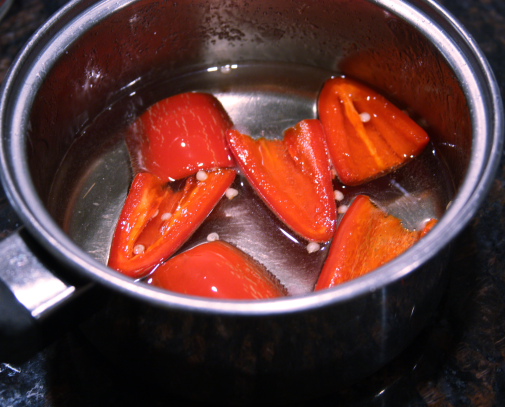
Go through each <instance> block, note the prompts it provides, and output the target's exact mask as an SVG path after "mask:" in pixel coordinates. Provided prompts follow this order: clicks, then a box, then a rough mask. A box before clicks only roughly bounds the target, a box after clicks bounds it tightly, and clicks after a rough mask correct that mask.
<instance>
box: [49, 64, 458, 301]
mask: <svg viewBox="0 0 505 407" xmlns="http://www.w3.org/2000/svg"><path fill="white" fill-rule="evenodd" d="M331 75H332V73H331V72H328V71H324V70H319V69H315V68H311V67H305V66H292V65H284V64H283V65H280V64H275V65H258V64H251V65H243V66H234V65H226V66H223V67H211V68H208V69H205V70H198V71H196V72H192V73H191V74H185V75H181V76H178V77H176V78H171V79H167V80H164V81H161V82H160V81H158V82H156V83H151V82H149V83H148V84H145V83H143V81H139V82H138V83H137V84H133V85H132V87H131V88H129V89H127V92H126V93H125V96H124V97H121V98H119V99H118V103H116V104H115V105H113V106H111V107H110V108H109V109H107V110H106V111H104V112H103V114H102V115H101V116H100V117H97V118H96V119H95V120H94V121H93V122H91V123H90V124H89V126H88V127H87V128H86V129H85V130H84V132H83V137H80V138H79V139H78V141H77V142H76V143H75V145H74V146H73V148H72V149H71V150H70V152H69V154H68V155H67V158H66V161H67V162H68V163H67V165H65V163H63V165H62V170H61V171H60V172H59V174H58V176H57V177H56V180H55V185H56V186H58V185H67V184H68V180H65V178H66V177H68V166H71V165H75V164H71V163H73V162H75V158H76V156H77V155H78V154H79V151H82V146H81V144H82V143H89V137H91V134H97V133H104V128H106V129H108V128H110V123H113V122H114V118H115V117H121V121H122V122H123V123H115V126H113V127H112V128H113V129H114V131H113V132H114V135H113V136H111V137H109V142H108V143H106V144H104V145H102V147H101V148H100V149H99V153H96V154H93V155H91V156H92V157H93V158H92V159H90V160H88V161H89V162H88V163H86V164H85V165H84V169H83V170H81V171H80V176H79V177H78V178H77V182H75V181H72V185H73V186H72V192H71V193H70V194H68V192H65V193H66V194H67V197H66V202H67V203H66V204H65V205H64V207H65V210H64V211H63V212H64V215H63V216H62V217H60V219H61V223H62V225H63V227H64V229H65V230H66V231H67V232H68V233H69V235H70V236H71V237H72V238H73V239H74V240H75V241H76V242H77V243H78V244H79V245H80V246H81V247H82V248H83V249H84V250H86V251H87V252H88V253H90V254H91V255H92V256H93V257H94V258H96V259H97V260H99V261H101V262H103V263H106V262H107V257H108V253H109V247H110V243H111V240H112V236H113V232H114V228H115V226H116V222H117V218H118V216H119V213H120V211H121V207H122V204H123V202H124V199H125V197H126V194H127V190H128V187H129V185H130V183H131V179H132V170H131V167H130V162H129V157H128V152H127V150H126V147H125V143H124V141H123V140H122V138H121V128H124V126H125V125H126V124H127V122H128V120H132V119H133V118H134V117H135V116H136V115H137V114H138V113H139V112H141V111H142V110H143V109H145V108H147V107H148V106H150V105H151V104H153V103H155V102H156V101H157V100H160V99H162V98H164V97H168V96H170V95H173V94H177V93H181V92H186V91H205V92H210V93H213V94H214V95H215V96H216V97H217V98H218V99H219V100H220V101H221V103H222V104H223V105H224V107H225V109H226V110H227V111H228V113H229V115H230V116H231V118H232V120H233V122H234V124H235V126H236V127H237V129H238V130H240V131H242V132H244V133H246V134H250V135H252V136H255V137H259V136H264V137H279V136H281V135H282V133H283V131H284V130H285V129H286V128H288V127H290V126H292V125H294V124H296V123H298V122H299V121H300V120H302V119H307V118H314V117H316V116H317V110H316V101H317V95H318V93H319V91H320V89H321V87H322V85H323V83H324V82H325V81H326V80H327V79H328V78H329V77H330V76H331ZM118 109H122V110H124V111H127V114H120V115H117V114H116V115H114V114H113V112H116V113H117V111H118ZM115 120H116V121H117V119H115ZM86 140H88V141H86ZM234 187H235V188H236V189H238V190H239V195H238V196H237V197H236V198H234V199H233V200H228V199H226V198H224V199H223V200H222V201H221V203H220V204H219V205H218V206H217V207H216V208H215V210H214V211H213V212H212V214H211V215H210V216H209V218H208V219H207V220H206V222H205V223H204V224H203V225H202V226H201V228H200V229H199V230H198V231H197V232H196V233H195V234H194V235H193V237H192V238H191V239H190V241H188V242H187V243H186V245H185V246H184V247H183V248H182V249H181V250H185V249H187V248H188V247H191V246H194V245H196V244H198V243H200V242H202V241H206V239H207V236H208V235H209V234H210V233H217V234H218V235H219V237H220V239H222V240H225V241H228V242H230V243H232V244H234V245H236V246H237V247H239V248H240V249H242V250H244V251H245V252H246V253H249V254H250V255H252V256H253V257H254V258H255V259H257V260H258V261H260V262H261V263H262V264H264V265H265V266H266V267H267V268H268V269H269V270H270V271H271V272H272V273H273V274H275V275H276V276H277V277H278V278H279V280H280V281H281V282H282V283H283V284H284V285H285V286H286V288H287V289H288V292H289V293H290V294H292V295H298V294H303V293H305V292H308V291H310V290H312V288H313V286H314V283H315V281H316V279H317V276H318V273H319V271H320V269H321V266H322V264H323V262H324V259H325V257H326V255H327V252H328V249H329V246H328V245H327V244H325V245H322V246H321V249H320V250H319V251H317V252H315V253H308V252H307V249H306V246H307V243H308V242H306V241H304V240H303V239H300V238H299V237H297V236H296V235H294V234H293V233H292V232H291V231H290V230H289V229H288V228H287V227H285V226H284V225H283V224H282V223H281V222H279V221H278V220H277V218H276V217H275V215H274V214H273V213H272V212H271V211H270V210H269V209H268V208H267V207H266V206H265V205H264V204H263V202H262V201H261V200H260V199H259V198H258V197H257V195H256V194H255V193H254V191H253V190H252V188H251V187H250V185H249V184H248V183H247V181H246V180H245V179H244V178H243V177H242V176H239V177H237V180H236V181H235V184H234ZM335 188H336V189H339V190H341V191H342V192H343V195H344V200H343V201H342V202H341V203H340V204H341V205H347V204H348V203H349V202H350V200H351V199H352V197H354V196H356V195H357V194H359V193H367V194H368V195H370V196H371V197H372V198H373V199H374V200H375V201H376V202H377V203H378V204H379V205H381V206H383V207H384V208H385V209H386V210H388V211H389V212H391V213H393V214H394V215H396V216H398V217H400V218H401V219H403V221H404V223H405V225H406V226H407V227H410V228H415V227H417V226H419V224H421V223H422V222H423V221H424V220H426V219H428V218H430V217H437V218H439V217H440V216H441V215H442V213H443V211H444V209H445V207H446V205H447V203H448V202H449V200H450V198H451V191H452V188H451V184H450V182H449V180H448V177H447V174H446V171H444V167H443V165H442V163H441V161H440V160H439V159H438V157H437V155H436V152H435V151H434V150H433V148H431V146H430V148H428V149H427V150H426V151H425V153H423V155H422V156H420V157H419V158H418V159H416V160H414V161H413V162H411V163H410V164H408V165H407V166H405V167H404V168H402V169H400V170H398V171H396V172H395V173H393V174H391V175H388V176H386V177H383V178H381V179H379V180H376V181H374V182H371V183H368V184H366V185H363V186H359V187H352V188H350V187H343V186H342V185H339V184H338V183H337V182H336V183H335ZM61 189H62V188H58V187H55V188H54V189H53V194H52V195H53V196H52V198H53V201H54V200H55V197H56V199H59V198H58V197H61V196H62V194H63V191H61ZM68 197H70V198H68Z"/></svg>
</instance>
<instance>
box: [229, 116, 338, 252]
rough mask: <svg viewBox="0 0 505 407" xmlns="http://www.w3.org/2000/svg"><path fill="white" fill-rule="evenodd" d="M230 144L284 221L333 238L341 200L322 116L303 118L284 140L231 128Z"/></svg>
mask: <svg viewBox="0 0 505 407" xmlns="http://www.w3.org/2000/svg"><path fill="white" fill-rule="evenodd" d="M228 143H229V145H230V148H231V150H232V152H233V154H234V156H235V159H236V161H237V162H238V163H239V165H240V168H241V169H242V171H243V173H244V174H245V176H246V177H247V179H248V180H249V182H250V183H251V185H252V186H253V187H254V188H255V189H256V191H257V192H258V194H259V195H260V196H261V198H262V199H263V200H264V201H265V203H266V204H267V205H269V206H270V208H272V210H273V211H274V213H276V214H277V216H278V217H279V218H280V220H281V221H283V222H284V223H285V224H286V225H287V226H288V227H290V228H291V229H292V230H293V231H294V232H296V233H297V234H299V235H300V236H302V237H303V238H305V239H307V240H309V241H314V242H325V241H328V240H330V239H331V237H332V236H333V232H334V230H335V219H336V204H335V199H334V194H333V185H332V180H331V171H330V162H329V157H328V153H327V148H326V144H325V141H324V131H323V128H322V125H321V123H320V122H319V120H316V119H313V120H304V121H302V122H300V123H299V124H298V125H296V126H295V127H292V128H290V129H288V130H287V131H286V132H285V134H284V139H283V140H270V139H265V138H260V139H257V140H256V139H253V138H252V137H249V136H247V135H244V134H241V133H240V132H238V131H236V130H231V131H229V132H228Z"/></svg>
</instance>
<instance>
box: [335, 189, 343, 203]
mask: <svg viewBox="0 0 505 407" xmlns="http://www.w3.org/2000/svg"><path fill="white" fill-rule="evenodd" d="M333 193H334V194H335V199H336V200H337V201H341V200H343V199H344V194H343V193H342V191H339V190H338V189H336V190H335V191H333Z"/></svg>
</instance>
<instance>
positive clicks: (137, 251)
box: [133, 244, 146, 254]
mask: <svg viewBox="0 0 505 407" xmlns="http://www.w3.org/2000/svg"><path fill="white" fill-rule="evenodd" d="M145 251H146V247H145V246H144V245H143V244H138V245H136V246H135V247H134V248H133V254H142V253H144V252H145Z"/></svg>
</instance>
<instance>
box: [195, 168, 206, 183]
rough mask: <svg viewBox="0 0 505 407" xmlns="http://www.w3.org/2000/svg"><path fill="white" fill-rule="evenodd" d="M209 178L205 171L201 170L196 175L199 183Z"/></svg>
mask: <svg viewBox="0 0 505 407" xmlns="http://www.w3.org/2000/svg"><path fill="white" fill-rule="evenodd" d="M207 178H209V176H208V174H207V173H206V172H205V171H204V170H200V171H198V172H197V173H196V179H197V180H198V181H205V180H206V179H207Z"/></svg>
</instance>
